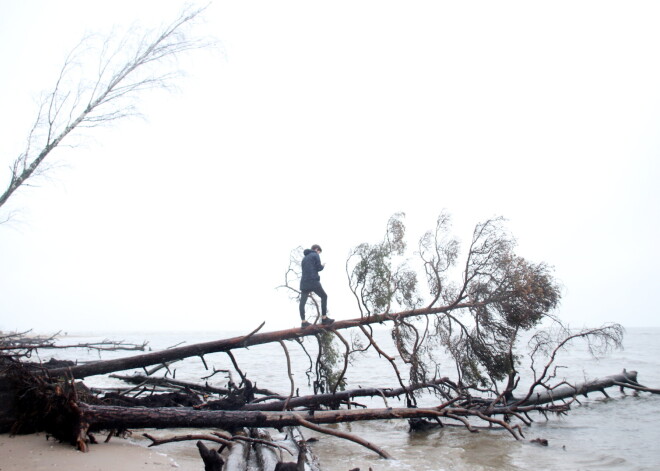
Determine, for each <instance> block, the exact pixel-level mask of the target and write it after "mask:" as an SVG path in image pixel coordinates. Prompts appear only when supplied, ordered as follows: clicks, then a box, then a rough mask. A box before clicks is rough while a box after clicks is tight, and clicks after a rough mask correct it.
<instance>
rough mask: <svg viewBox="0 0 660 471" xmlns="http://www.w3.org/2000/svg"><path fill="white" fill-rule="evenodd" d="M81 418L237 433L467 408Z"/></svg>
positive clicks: (93, 423) (164, 412)
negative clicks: (266, 428) (304, 421)
mask: <svg viewBox="0 0 660 471" xmlns="http://www.w3.org/2000/svg"><path fill="white" fill-rule="evenodd" d="M80 410H81V412H82V419H83V421H84V422H86V423H88V424H89V425H90V430H92V431H94V430H106V429H114V428H120V429H124V428H128V429H131V428H205V427H217V428H221V429H225V430H235V429H238V428H241V427H249V428H252V427H269V428H280V427H285V426H296V425H300V420H299V418H302V419H304V420H306V421H308V422H311V423H315V424H333V423H340V422H355V421H361V420H382V419H407V418H411V417H436V416H445V415H446V413H447V411H449V412H451V413H452V414H455V415H466V414H469V411H467V410H464V409H456V408H452V409H442V408H427V409H415V408H386V409H350V410H325V411H315V412H313V413H306V412H305V413H304V412H291V411H284V412H269V411H200V410H195V409H191V408H187V407H175V408H167V407H162V408H131V407H118V406H98V405H87V404H80Z"/></svg>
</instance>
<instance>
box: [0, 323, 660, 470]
mask: <svg viewBox="0 0 660 471" xmlns="http://www.w3.org/2000/svg"><path fill="white" fill-rule="evenodd" d="M414 314H417V313H410V315H414ZM398 315H399V316H402V315H406V313H399V314H398ZM391 319H393V318H390V319H389V320H391ZM386 320H388V319H386ZM382 321H383V319H382V318H381V319H371V318H359V319H352V320H346V321H338V322H336V323H335V324H333V325H332V326H331V327H323V326H317V325H314V326H312V327H309V328H305V329H289V330H283V331H276V332H269V333H259V332H258V330H259V329H257V330H255V331H254V332H252V333H250V334H248V335H245V336H239V337H234V338H230V339H223V340H217V341H213V342H206V343H200V344H194V345H188V346H183V347H175V348H170V349H166V350H162V351H156V352H150V353H144V354H137V355H129V356H126V357H124V358H119V359H113V360H99V361H95V362H91V363H85V364H74V363H73V362H64V363H62V362H56V361H50V362H45V363H44V362H38V363H37V362H31V361H30V356H31V353H32V352H34V351H35V350H43V349H48V348H63V347H65V346H61V345H60V346H58V345H57V342H56V341H55V337H51V338H30V337H29V336H26V335H22V334H16V335H5V336H2V337H0V349H1V353H2V355H1V356H0V361H1V363H0V431H2V432H11V433H15V434H20V433H32V432H36V431H45V432H47V433H48V434H50V435H52V436H54V437H56V438H57V439H59V440H61V441H64V442H68V443H71V444H72V445H74V446H76V447H77V448H78V449H80V450H82V451H87V450H88V449H89V445H90V444H93V443H97V442H98V439H97V435H98V434H99V433H104V434H105V435H106V437H107V438H106V441H107V440H109V439H110V438H111V437H113V436H121V435H123V434H125V433H127V432H128V431H129V430H131V429H145V428H146V429H178V428H186V429H189V428H194V429H198V430H200V431H202V432H200V433H195V434H187V435H181V436H174V437H168V438H158V437H154V436H153V435H151V434H145V436H146V437H147V438H148V439H149V440H151V446H156V445H161V444H164V443H170V442H173V441H183V440H194V441H196V442H197V447H198V449H199V453H200V456H201V457H202V459H203V460H204V463H205V465H206V469H209V470H218V469H232V470H233V469H247V468H250V469H262V470H265V471H271V470H272V469H284V468H286V466H289V467H291V468H292V469H294V468H296V467H297V469H302V468H303V467H305V466H306V467H307V469H315V468H318V463H317V462H316V460H315V458H314V457H313V455H312V454H311V452H310V447H309V446H308V444H307V441H306V440H305V439H304V438H303V435H302V432H301V428H306V429H311V430H314V431H317V432H321V433H327V434H331V435H335V436H340V437H342V438H344V439H347V440H351V441H353V442H356V443H359V444H361V445H363V446H365V447H367V448H369V449H371V450H373V451H374V452H376V453H378V454H379V455H380V456H382V457H383V458H390V455H389V453H388V452H387V451H386V450H384V449H382V448H380V447H379V446H377V445H376V444H373V443H370V442H368V441H366V440H364V439H362V438H360V437H358V436H355V435H353V434H349V433H346V432H342V431H339V430H337V429H331V428H328V427H325V426H324V425H325V424H332V423H341V422H352V421H364V420H382V419H407V420H408V421H409V423H410V426H411V428H416V429H420V428H428V427H436V426H444V425H452V424H458V425H462V426H465V427H466V428H467V429H468V430H470V431H474V432H476V431H477V430H478V428H479V426H478V425H477V424H476V423H475V421H477V422H478V421H481V422H484V423H485V424H487V425H488V426H489V427H492V426H497V427H501V428H503V429H506V430H508V431H509V432H510V434H511V435H512V436H513V437H514V438H516V439H523V438H524V434H523V426H524V425H526V424H527V425H528V424H530V423H531V418H530V415H529V414H530V413H531V412H534V411H536V412H540V413H542V414H548V413H553V414H563V413H565V412H567V411H568V410H569V408H570V405H571V403H572V401H573V400H575V398H576V397H577V396H578V395H586V394H587V393H589V392H592V391H600V392H602V393H603V394H607V393H606V392H605V390H606V389H607V388H610V387H613V386H618V387H620V388H630V389H633V390H636V391H646V392H651V393H658V390H653V389H649V388H646V387H644V386H642V385H640V384H638V383H637V377H636V375H637V374H636V372H626V371H623V372H622V373H620V374H617V375H612V376H609V377H606V378H602V379H599V380H596V381H591V382H586V383H583V384H580V385H569V384H563V385H561V384H560V385H559V386H558V387H553V388H548V387H546V386H545V385H543V386H544V387H542V388H540V389H538V390H536V389H534V388H530V392H529V393H527V394H525V395H524V396H522V397H514V396H513V395H512V394H502V395H500V396H499V397H475V396H473V395H471V394H469V393H468V390H467V389H466V388H464V387H462V386H461V385H460V384H456V383H454V382H453V381H451V380H450V379H449V378H445V377H443V378H435V379H433V380H432V381H427V382H423V383H419V384H409V385H400V386H399V387H396V388H391V387H382V388H359V389H347V390H338V389H337V388H334V390H329V391H327V392H325V393H320V392H319V393H317V394H312V395H307V396H304V395H303V396H300V395H294V390H293V384H292V388H291V391H290V392H289V394H281V393H277V392H273V391H269V390H266V389H259V388H257V387H255V386H254V384H255V383H254V382H253V381H251V380H250V379H248V378H247V377H246V376H245V375H244V374H243V372H242V371H241V369H240V368H239V366H238V365H237V364H236V361H235V359H234V357H233V355H232V354H231V351H232V350H233V349H238V348H245V347H248V346H251V345H258V344H264V343H269V342H283V341H285V340H296V339H300V338H302V337H306V336H320V335H337V336H339V335H340V334H339V331H340V330H341V329H347V328H351V327H359V328H364V326H365V325H369V323H371V322H382ZM370 338H371V341H372V342H374V347H375V348H379V347H378V346H377V345H376V344H375V341H373V337H370ZM80 346H81V345H75V347H80ZM82 346H83V347H85V348H98V349H113V350H115V349H127V350H144V349H145V345H144V344H143V345H126V344H123V343H117V342H102V343H100V344H94V345H89V344H87V345H82ZM285 351H286V350H285ZM214 352H227V354H228V355H229V356H230V358H231V359H232V362H233V363H234V366H235V369H236V372H237V373H238V375H239V376H240V378H241V381H240V382H239V384H234V383H233V382H232V381H230V382H229V383H228V385H227V387H226V388H219V387H214V386H210V385H209V384H208V383H207V382H200V383H194V382H186V381H180V380H176V379H173V378H171V377H168V376H167V374H166V375H164V376H163V375H161V374H159V372H163V371H165V372H166V371H167V370H168V368H167V367H168V365H169V364H171V362H174V361H177V360H181V359H183V358H188V357H200V358H201V359H202V360H203V359H204V355H207V354H210V353H214ZM383 353H384V352H383ZM346 366H347V365H345V366H344V371H345V368H346ZM150 367H151V369H148V368H150ZM132 369H133V370H134V369H141V370H140V372H134V373H133V374H117V372H121V371H125V370H132ZM340 370H341V368H340ZM108 374H110V375H111V376H112V377H113V378H117V379H120V380H122V381H124V382H126V383H127V384H128V386H127V387H126V388H124V389H122V390H120V391H117V390H113V391H108V390H99V389H90V388H88V387H87V386H85V384H84V383H83V382H82V381H80V380H81V379H83V378H86V377H90V376H94V375H108ZM539 384H542V383H541V382H539ZM421 390H430V391H433V392H434V393H436V394H437V396H438V398H439V399H440V400H439V402H438V404H437V405H436V406H434V407H417V406H416V405H415V404H412V403H411V402H410V400H408V401H407V402H408V407H382V408H369V407H356V402H355V401H356V399H357V398H360V397H367V396H375V397H382V398H383V400H384V401H385V404H387V401H386V399H387V398H388V397H403V398H410V397H414V396H413V395H414V394H415V392H416V391H421ZM508 392H510V390H508ZM512 418H517V419H518V421H515V422H514V421H513V420H511V419H512ZM208 430H211V431H210V432H209V431H208ZM269 430H271V431H272V430H277V431H278V433H277V437H276V439H273V438H271V435H270V433H269ZM209 442H210V443H211V444H212V445H207V443H209ZM209 446H210V448H209ZM215 446H218V448H217V449H216V448H214V447H215ZM283 467H284V468H283Z"/></svg>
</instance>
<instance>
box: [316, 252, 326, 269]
mask: <svg viewBox="0 0 660 471" xmlns="http://www.w3.org/2000/svg"><path fill="white" fill-rule="evenodd" d="M314 265H315V266H316V271H317V272H318V271H321V270H323V269H324V268H325V265H323V264H322V263H321V257H320V256H319V254H316V257H315V258H314Z"/></svg>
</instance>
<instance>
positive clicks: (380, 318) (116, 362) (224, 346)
mask: <svg viewBox="0 0 660 471" xmlns="http://www.w3.org/2000/svg"><path fill="white" fill-rule="evenodd" d="M470 306H471V304H457V305H452V306H444V307H438V308H430V309H429V308H424V309H413V310H410V311H403V312H399V313H397V314H391V315H377V316H371V317H363V318H357V319H349V320H344V321H335V322H334V323H333V324H332V325H331V326H321V325H312V326H311V327H306V328H304V329H302V328H296V329H288V330H278V331H274V332H266V333H262V334H259V333H255V334H248V335H242V336H240V337H233V338H230V339H223V340H215V341H211V342H203V343H197V344H194V345H187V346H183V347H176V348H170V349H167V350H162V351H159V352H152V353H146V354H144V355H135V356H131V357H126V358H117V359H113V360H102V361H95V362H90V363H86V364H84V365H76V366H72V367H70V368H55V369H51V370H49V371H48V373H49V374H50V375H51V376H65V377H73V378H77V379H81V378H85V377H87V376H95V375H102V374H108V373H114V372H116V371H124V370H130V369H135V368H145V367H147V366H152V365H158V364H161V363H167V362H170V361H174V360H180V359H183V358H189V357H195V356H199V357H202V356H203V355H206V354H209V353H216V352H226V351H229V350H233V349H237V348H245V347H250V346H253V345H262V344H266V343H271V342H278V341H280V340H293V339H296V338H300V337H306V336H309V335H315V334H317V333H319V332H321V331H323V330H340V329H348V328H351V327H356V326H359V325H368V324H375V323H382V322H385V321H391V320H393V319H395V318H399V319H403V318H407V317H413V316H420V315H429V314H440V313H443V312H449V311H452V310H454V309H461V308H466V307H470Z"/></svg>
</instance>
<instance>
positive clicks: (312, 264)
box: [300, 244, 334, 327]
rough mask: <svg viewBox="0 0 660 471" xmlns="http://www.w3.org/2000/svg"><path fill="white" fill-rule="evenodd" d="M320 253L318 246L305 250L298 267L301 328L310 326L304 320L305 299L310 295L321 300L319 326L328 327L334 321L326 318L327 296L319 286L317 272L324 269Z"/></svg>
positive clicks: (319, 279)
mask: <svg viewBox="0 0 660 471" xmlns="http://www.w3.org/2000/svg"><path fill="white" fill-rule="evenodd" d="M321 252H322V250H321V247H320V246H319V245H316V244H314V245H312V248H311V249H305V251H304V252H303V253H304V255H305V256H304V257H303V260H302V263H301V264H300V266H301V267H302V277H301V278H300V319H301V320H302V324H301V325H302V327H309V326H310V325H311V324H310V323H309V322H307V321H306V320H305V305H306V304H307V298H309V295H310V294H311V293H314V294H316V295H317V296H318V297H319V298H321V324H323V325H330V324H332V323H333V322H334V319H330V318H329V317H328V295H327V294H326V293H325V291H324V290H323V286H321V277H320V276H319V272H320V271H321V270H323V268H324V267H325V265H324V264H322V263H321V257H320V256H319V254H320V253H321Z"/></svg>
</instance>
